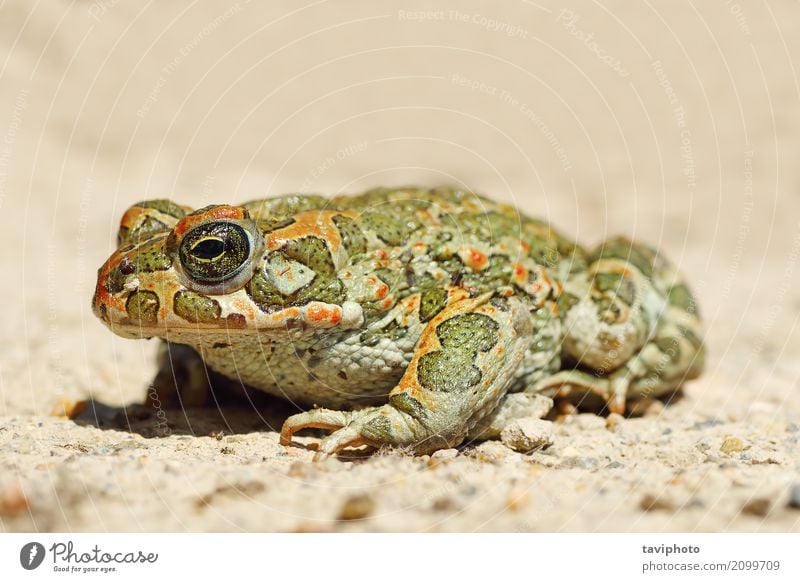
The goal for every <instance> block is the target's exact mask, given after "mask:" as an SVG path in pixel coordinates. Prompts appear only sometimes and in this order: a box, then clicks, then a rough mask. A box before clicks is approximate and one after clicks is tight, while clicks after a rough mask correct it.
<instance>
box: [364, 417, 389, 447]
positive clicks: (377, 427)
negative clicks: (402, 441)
mask: <svg viewBox="0 0 800 582" xmlns="http://www.w3.org/2000/svg"><path fill="white" fill-rule="evenodd" d="M361 436H363V437H364V438H365V439H367V440H371V441H377V442H391V438H392V423H391V421H390V420H389V419H388V418H386V417H385V416H383V415H380V416H375V417H374V418H371V419H369V420H368V421H367V422H366V423H364V426H363V427H361Z"/></svg>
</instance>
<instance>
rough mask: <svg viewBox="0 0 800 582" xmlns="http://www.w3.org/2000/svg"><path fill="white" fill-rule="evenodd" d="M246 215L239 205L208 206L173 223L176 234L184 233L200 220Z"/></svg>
mask: <svg viewBox="0 0 800 582" xmlns="http://www.w3.org/2000/svg"><path fill="white" fill-rule="evenodd" d="M246 215H247V211H246V210H245V209H244V208H242V207H241V206H217V207H216V208H210V209H208V210H206V211H205V212H201V213H200V214H195V215H191V216H186V217H184V218H182V219H181V220H180V221H179V222H178V224H176V225H175V234H177V235H178V236H180V235H183V234H185V233H186V232H187V231H188V230H191V229H192V228H194V227H195V226H197V225H198V224H200V223H201V222H208V221H211V220H221V219H229V220H242V219H244V218H245V216H246Z"/></svg>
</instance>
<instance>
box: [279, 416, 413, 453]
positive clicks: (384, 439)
mask: <svg viewBox="0 0 800 582" xmlns="http://www.w3.org/2000/svg"><path fill="white" fill-rule="evenodd" d="M409 420H410V419H408V418H405V415H404V414H403V413H402V412H400V411H399V410H397V409H395V408H393V407H391V406H380V407H378V408H367V409H364V410H356V411H351V412H345V411H341V410H328V409H325V408H317V409H314V410H309V411H308V412H301V413H300V414H295V415H293V416H290V417H289V418H287V419H286V422H285V423H284V424H283V428H282V429H281V438H280V442H281V444H282V445H288V444H290V443H291V442H292V435H294V433H296V432H297V431H299V430H303V429H305V428H322V429H325V430H331V431H333V432H332V433H331V434H330V435H329V436H327V437H325V438H324V439H322V441H320V443H319V448H318V449H317V454H316V455H315V456H314V460H315V461H320V460H322V459H325V458H326V457H328V456H331V455H336V454H338V453H339V452H341V451H342V450H344V449H346V448H348V447H359V446H362V445H369V446H372V447H376V448H378V447H381V446H398V447H400V446H408V445H410V444H412V443H414V442H418V441H419V440H420V436H421V435H420V434H418V431H415V430H413V429H414V426H415V425H414V423H410V422H409Z"/></svg>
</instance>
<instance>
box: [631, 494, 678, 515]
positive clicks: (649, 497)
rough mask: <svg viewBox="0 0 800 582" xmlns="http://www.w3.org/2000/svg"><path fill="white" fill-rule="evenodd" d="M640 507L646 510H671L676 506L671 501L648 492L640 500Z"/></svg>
mask: <svg viewBox="0 0 800 582" xmlns="http://www.w3.org/2000/svg"><path fill="white" fill-rule="evenodd" d="M639 508H640V509H642V510H644V511H659V510H661V511H671V510H672V509H674V506H673V504H672V502H671V501H669V500H668V499H665V498H663V497H659V496H657V495H653V494H652V493H646V494H645V495H644V496H643V497H642V499H641V501H639Z"/></svg>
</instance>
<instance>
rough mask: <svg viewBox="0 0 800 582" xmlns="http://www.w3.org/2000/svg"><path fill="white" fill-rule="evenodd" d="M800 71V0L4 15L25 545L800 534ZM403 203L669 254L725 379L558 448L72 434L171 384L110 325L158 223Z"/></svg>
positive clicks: (5, 150) (4, 196)
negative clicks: (456, 200)
mask: <svg viewBox="0 0 800 582" xmlns="http://www.w3.org/2000/svg"><path fill="white" fill-rule="evenodd" d="M798 56H800V5H798V3H797V2H794V1H789V0H781V1H775V2H769V3H766V2H764V3H758V4H757V3H749V2H748V3H745V2H741V1H735V0H733V1H731V0H713V1H709V2H696V3H690V2H685V1H678V2H653V1H646V2H641V3H625V2H621V1H605V2H590V1H585V2H584V1H580V2H578V1H572V0H565V1H564V2H563V3H551V2H540V3H536V2H527V1H515V2H505V3H502V5H501V4H500V3H490V2H454V1H453V2H439V3H437V5H436V6H427V5H426V3H424V2H419V3H416V4H414V3H412V4H407V3H406V4H400V3H390V2H370V3H363V2H362V3H357V2H325V1H317V2H313V3H299V2H270V3H269V7H267V6H266V5H264V4H262V3H257V2H252V3H249V2H245V1H243V0H242V1H240V2H208V1H202V2H200V1H198V2H191V3H188V2H168V3H167V2H160V3H155V2H146V3H142V2H133V1H130V0H120V1H116V0H97V1H94V2H91V1H88V0H87V1H74V2H63V1H55V0H50V1H45V2H40V3H35V4H34V3H31V2H25V1H21V0H7V1H6V2H3V3H2V4H0V216H1V217H2V226H1V227H0V236H2V239H0V243H1V244H0V253H2V267H3V268H2V277H0V293H1V295H0V296H2V298H3V307H4V313H3V317H2V321H3V323H2V329H3V334H2V336H0V337H1V339H2V356H0V447H2V448H0V527H2V529H4V530H6V531H9V530H46V529H57V530H104V531H105V530H112V531H114V530H126V531H140V530H144V531H148V530H178V531H183V530H190V531H196V530H234V531H240V530H248V531H249V530H337V529H344V530H369V531H373V530H379V531H384V530H412V531H416V530H425V531H429V530H456V531H475V530H502V531H531V530H533V531H536V530H541V531H571V530H578V531H596V530H603V531H605V530H620V531H632V530H652V531H667V530H684V531H716V530H745V531H762V530H776V531H787V530H800V510H798V509H797V508H795V507H793V506H795V505H797V506H800V450H799V449H800V447H798V440H799V439H800V389H799V388H798V378H799V377H800V355H799V353H798V348H800V335H799V334H798V333H797V320H798V314H800V292H798V288H797V286H798V282H799V281H800V273H798V271H800V269H798V266H797V262H798V258H800V212H798V211H799V210H800V163H798V162H800V80H799V78H798V69H800V62H799V61H800V60H799V59H798ZM406 183H423V184H430V185H434V184H440V183H454V184H461V185H465V186H468V187H471V188H473V189H476V190H478V191H483V192H485V193H487V194H490V195H492V196H494V197H496V198H500V199H504V200H509V201H513V202H515V203H517V204H518V205H519V206H520V207H522V208H523V209H524V210H526V211H528V212H530V213H532V214H536V215H540V216H544V217H546V218H547V219H549V220H550V221H552V222H553V223H554V224H556V225H558V226H559V227H560V228H561V229H562V230H563V231H565V232H567V233H569V234H571V235H574V236H575V237H577V238H579V239H581V240H582V241H583V242H585V243H587V244H593V243H596V242H599V241H600V240H602V239H603V238H604V237H605V236H608V235H610V234H615V233H623V234H629V235H631V236H634V237H638V238H641V239H643V240H646V241H648V242H650V243H652V244H654V245H659V246H660V247H662V248H663V249H664V250H665V252H666V253H667V254H668V256H670V257H671V258H672V259H673V260H674V261H675V262H677V263H678V264H679V265H680V267H681V269H682V270H683V271H684V273H685V274H686V275H687V277H688V279H689V281H690V282H692V283H693V287H694V289H695V291H696V292H697V295H698V297H699V300H700V304H701V306H702V310H703V313H704V316H705V321H706V325H707V328H708V343H709V353H710V360H709V366H708V372H707V374H706V375H705V376H704V377H703V378H702V379H701V380H699V381H696V382H693V383H692V384H691V385H690V386H689V387H688V390H687V394H688V395H687V397H686V398H685V399H684V400H682V401H681V402H680V403H678V404H676V405H674V406H670V407H667V409H666V410H664V411H659V410H655V411H651V414H650V416H647V417H645V418H642V419H636V420H625V421H623V422H621V423H620V424H619V425H618V426H612V427H606V426H605V422H604V420H603V419H598V418H595V417H590V416H581V417H578V418H575V419H572V421H571V422H567V423H565V424H563V425H560V426H559V428H558V430H557V433H556V444H555V445H554V446H553V447H552V448H551V449H548V450H547V451H545V452H543V453H536V454H534V455H531V456H523V455H518V454H516V453H512V452H511V451H508V450H506V449H504V448H503V447H502V446H500V445H498V444H496V443H488V444H486V445H481V446H479V447H467V448H466V449H465V450H463V451H462V452H460V453H459V454H458V455H457V456H455V457H453V458H436V459H429V458H417V459H413V458H403V457H399V456H394V455H380V456H378V457H374V458H371V459H365V460H359V461H356V462H352V463H342V462H339V461H331V462H330V463H326V464H324V465H322V466H311V465H310V464H309V463H308V459H309V457H310V453H308V452H306V451H304V450H302V449H289V450H284V449H283V448H281V447H279V446H278V445H277V437H276V435H275V433H273V432H270V431H269V426H268V424H267V422H266V421H265V420H263V419H262V418H260V417H259V416H258V415H256V414H253V413H249V412H248V411H223V412H222V414H220V413H219V412H216V411H199V412H198V411H195V412H191V411H190V412H189V413H187V414H186V415H184V414H182V413H174V414H173V413H170V417H169V418H168V422H169V431H168V432H169V436H165V435H155V434H154V432H153V423H154V420H153V419H152V418H128V419H125V418H124V416H122V417H120V415H117V416H116V417H114V410H112V409H110V408H109V409H102V410H101V411H100V412H101V414H100V416H99V419H98V420H96V421H92V422H88V423H87V422H83V423H74V422H71V421H66V420H60V419H57V418H54V417H51V416H48V415H49V414H50V413H51V411H52V410H53V408H54V406H55V405H56V404H57V403H58V402H59V401H61V400H62V399H71V400H80V399H83V398H87V397H89V396H90V395H91V396H94V397H95V398H96V399H97V400H98V401H100V402H102V403H104V404H105V405H107V406H109V407H115V406H120V405H123V404H126V403H131V402H137V401H141V400H142V399H143V397H144V394H145V389H146V386H147V383H148V381H149V379H150V378H151V376H152V374H153V369H154V365H153V353H154V350H155V344H154V343H152V342H132V341H125V340H121V339H118V338H115V337H113V336H112V335H111V334H110V333H109V332H108V331H107V330H106V329H105V328H104V327H103V326H102V325H100V323H99V322H97V321H95V319H94V318H93V316H92V314H91V312H90V309H89V300H90V297H91V293H92V289H93V285H94V276H95V270H96V269H97V267H99V265H100V264H101V263H102V262H103V260H105V258H106V257H107V255H108V254H109V253H110V251H111V250H112V248H113V242H114V237H115V232H116V227H117V223H118V220H119V218H120V216H121V214H122V212H123V211H124V210H125V208H126V207H127V206H128V205H130V204H131V203H133V202H136V201H138V200H141V199H144V198H152V197H170V198H173V199H175V200H176V201H180V202H181V203H185V204H190V205H194V206H197V207H199V206H203V205H206V204H209V203H212V202H237V201H242V200H245V199H249V198H252V197H256V196H263V195H274V194H279V193H283V192H288V191H315V192H323V193H334V192H340V191H358V190H362V189H365V188H368V187H371V186H375V185H399V184H406ZM104 414H105V416H103V415H104ZM127 422H130V423H131V427H132V428H131V429H130V430H126V428H125V426H126V424H127ZM87 424H88V425H89V426H86V425H87ZM92 424H99V425H102V426H101V428H95V427H93V426H91V425H92ZM113 428H116V430H111V429H113ZM232 433H235V434H232ZM154 436H155V437H156V438H153V437H154ZM735 439H740V442H737V441H736V440H735ZM308 440H313V439H308ZM726 443H727V444H726ZM731 443H733V445H735V446H732V445H731ZM740 445H741V446H740ZM444 456H445V457H447V454H445V455H444Z"/></svg>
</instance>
